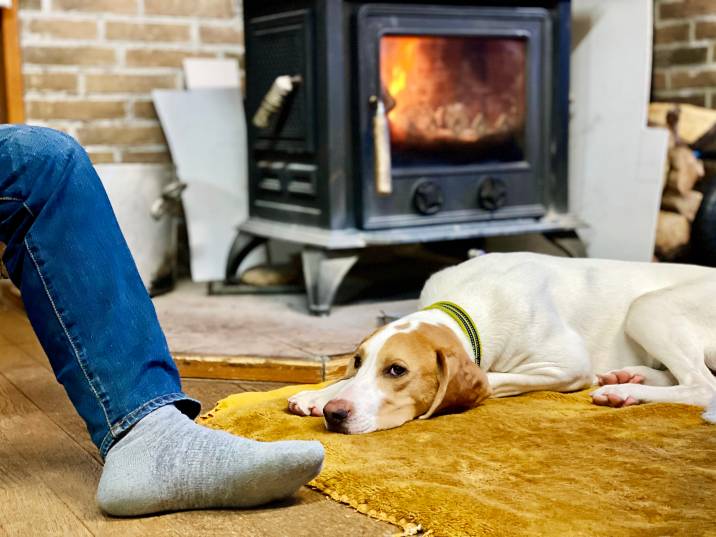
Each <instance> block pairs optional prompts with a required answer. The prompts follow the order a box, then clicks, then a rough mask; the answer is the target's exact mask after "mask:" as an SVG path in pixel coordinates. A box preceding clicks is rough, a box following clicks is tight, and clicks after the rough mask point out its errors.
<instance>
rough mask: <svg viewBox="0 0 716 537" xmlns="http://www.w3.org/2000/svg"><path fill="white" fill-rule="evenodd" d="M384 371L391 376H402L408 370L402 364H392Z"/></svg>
mask: <svg viewBox="0 0 716 537" xmlns="http://www.w3.org/2000/svg"><path fill="white" fill-rule="evenodd" d="M385 372H386V373H387V374H388V375H389V376H391V377H402V376H403V375H405V374H406V373H407V372H408V370H407V369H405V368H404V367H403V366H402V365H398V364H393V365H391V366H390V367H389V368H388V369H386V370H385Z"/></svg>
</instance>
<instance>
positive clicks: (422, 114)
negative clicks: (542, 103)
mask: <svg viewBox="0 0 716 537" xmlns="http://www.w3.org/2000/svg"><path fill="white" fill-rule="evenodd" d="M526 48H527V44H526V40H524V39H520V38H502V37H453V36H450V37H445V36H414V35H387V36H383V37H382V38H381V42H380V76H381V86H382V99H383V102H384V103H385V107H386V110H387V116H388V123H389V128H390V137H391V147H392V150H393V151H392V152H393V154H394V155H395V154H396V152H397V153H398V154H400V153H401V152H402V153H426V152H427V153H430V154H431V155H432V156H437V155H441V156H446V155H450V158H454V157H455V156H460V155H462V156H463V157H465V158H467V159H468V160H471V159H474V158H475V157H478V158H481V159H484V158H488V159H490V160H519V159H521V158H523V155H522V152H523V149H522V148H523V146H524V128H525V116H526V110H525V108H526V104H525V93H526V92H525V84H526V81H525V73H526V61H527V58H526Z"/></svg>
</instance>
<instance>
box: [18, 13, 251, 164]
mask: <svg viewBox="0 0 716 537" xmlns="http://www.w3.org/2000/svg"><path fill="white" fill-rule="evenodd" d="M239 1H240V0H20V20H21V24H22V26H21V42H22V50H23V73H24V78H25V100H26V110H27V118H28V122H29V123H32V124H36V125H47V126H50V127H53V128H57V129H60V130H63V131H65V132H68V133H69V134H71V135H72V136H74V137H75V138H77V139H78V140H79V141H80V142H81V143H82V144H83V145H84V146H85V147H86V149H87V151H88V152H89V154H90V156H91V157H92V159H93V161H95V162H96V163H100V162H102V163H105V162H167V161H168V160H169V155H168V153H167V149H166V144H165V140H164V136H163V134H162V130H161V127H160V126H159V123H158V121H157V117H156V114H155V111H154V107H153V105H152V102H151V94H150V92H151V90H152V89H153V88H170V89H171V88H176V89H180V88H183V86H184V81H183V75H182V70H181V62H182V59H184V58H186V57H235V58H237V59H239V61H241V63H243V59H242V58H243V24H242V20H241V7H240V5H239Z"/></svg>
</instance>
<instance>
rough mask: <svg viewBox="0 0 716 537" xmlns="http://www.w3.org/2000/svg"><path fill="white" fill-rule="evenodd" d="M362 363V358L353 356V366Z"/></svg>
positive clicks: (358, 366)
mask: <svg viewBox="0 0 716 537" xmlns="http://www.w3.org/2000/svg"><path fill="white" fill-rule="evenodd" d="M362 363H363V360H361V358H360V356H355V357H354V358H353V367H355V368H356V369H358V368H360V365H361V364H362Z"/></svg>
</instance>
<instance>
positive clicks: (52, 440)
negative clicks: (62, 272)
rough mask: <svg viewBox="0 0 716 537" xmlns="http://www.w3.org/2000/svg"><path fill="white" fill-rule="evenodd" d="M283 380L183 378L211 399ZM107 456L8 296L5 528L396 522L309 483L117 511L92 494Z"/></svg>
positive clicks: (365, 529) (25, 531) (135, 532)
mask: <svg viewBox="0 0 716 537" xmlns="http://www.w3.org/2000/svg"><path fill="white" fill-rule="evenodd" d="M274 386H275V385H270V384H266V383H263V384H258V383H247V382H238V381H213V380H192V379H185V389H186V391H187V392H188V393H189V395H191V396H193V397H195V398H197V399H199V400H200V401H202V403H203V405H204V409H208V408H210V407H211V405H213V404H214V402H216V400H218V399H220V398H222V397H224V396H225V395H227V394H229V393H235V392H239V391H246V390H261V389H269V388H272V387H274ZM101 469H102V466H101V462H100V458H99V456H98V454H97V451H96V449H95V447H94V445H93V444H92V443H91V442H90V439H89V436H88V434H87V432H86V430H85V427H84V424H83V422H82V421H81V420H80V419H79V417H78V416H77V415H76V414H75V412H74V409H73V408H72V406H71V405H70V403H69V401H68V399H67V397H66V395H65V392H64V390H63V388H62V387H61V386H60V385H59V384H58V383H57V382H56V380H55V378H54V376H53V374H52V372H51V370H50V367H49V364H48V362H47V359H46V357H45V356H44V353H43V352H42V349H41V348H40V346H39V344H38V343H37V340H36V339H35V336H34V334H33V332H32V330H31V328H30V326H29V323H28V322H27V320H26V318H25V317H24V315H23V314H22V313H20V312H18V311H16V310H14V309H12V308H10V307H8V306H7V305H4V304H3V303H2V302H0V536H10V537H29V536H33V537H36V536H58V535H71V536H89V535H96V536H101V537H111V536H115V535H116V536H121V537H130V536H141V537H150V536H154V535H156V536H159V535H161V536H182V535H187V536H191V537H202V536H231V535H235V536H284V535H285V536H291V537H294V536H295V537H298V536H322V535H326V536H328V535H330V536H343V535H365V536H374V535H375V536H378V535H380V536H383V535H392V534H394V533H395V532H396V529H395V528H394V527H393V526H390V525H388V524H383V523H380V522H377V521H375V520H372V519H369V518H368V517H366V516H364V515H361V514H359V513H357V512H355V511H353V510H352V509H350V508H349V507H346V506H343V505H340V504H338V503H335V502H333V501H331V500H328V499H326V498H325V497H324V496H322V495H321V494H319V493H317V492H314V491H311V490H308V489H305V488H304V489H302V490H301V491H300V493H299V494H298V495H297V496H296V498H295V499H293V500H291V501H288V502H285V503H283V504H281V505H278V506H271V507H270V508H264V509H255V510H244V511H225V510H221V511H219V510H216V511H203V512H186V513H172V514H166V515H161V516H154V517H145V518H136V519H113V518H109V517H106V516H104V515H103V514H102V513H101V512H100V511H99V509H98V508H97V506H96V504H95V500H94V494H95V490H96V485H97V481H98V479H99V475H100V472H101Z"/></svg>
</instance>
